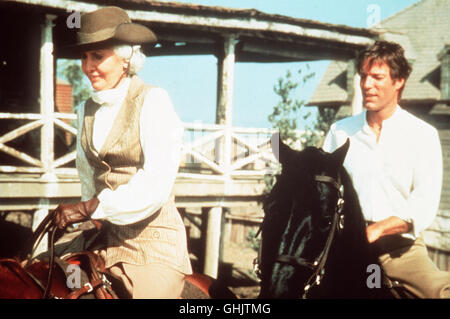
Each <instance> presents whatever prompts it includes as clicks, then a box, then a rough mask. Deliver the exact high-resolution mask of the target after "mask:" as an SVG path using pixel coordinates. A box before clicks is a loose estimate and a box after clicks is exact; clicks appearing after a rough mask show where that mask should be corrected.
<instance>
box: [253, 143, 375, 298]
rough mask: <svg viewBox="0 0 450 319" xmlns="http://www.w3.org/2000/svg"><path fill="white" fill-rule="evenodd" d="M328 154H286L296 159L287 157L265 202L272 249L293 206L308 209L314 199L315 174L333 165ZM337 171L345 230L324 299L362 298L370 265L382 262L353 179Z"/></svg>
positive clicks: (333, 257)
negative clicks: (311, 189)
mask: <svg viewBox="0 0 450 319" xmlns="http://www.w3.org/2000/svg"><path fill="white" fill-rule="evenodd" d="M325 154H326V153H325V152H323V151H322V150H320V149H317V148H306V149H305V150H303V151H301V152H296V151H293V150H290V151H289V153H287V154H286V155H285V156H289V157H292V158H290V159H288V160H286V157H285V161H284V162H283V170H282V173H281V174H280V175H277V176H276V183H275V185H274V187H273V188H272V190H271V192H270V193H269V194H267V195H266V196H265V198H264V200H263V209H264V212H265V218H264V221H263V225H262V231H263V232H262V239H263V241H264V240H265V238H270V240H269V243H266V247H267V246H271V247H272V249H273V247H275V246H276V245H277V241H279V242H281V236H282V234H283V235H286V229H285V228H286V226H287V224H288V220H289V221H290V220H291V219H292V214H293V213H294V211H295V210H294V209H293V207H295V206H296V207H302V208H303V207H308V205H309V204H310V202H311V201H312V200H313V199H311V196H309V194H310V193H308V187H311V185H313V182H312V179H313V175H314V174H317V172H319V171H320V170H323V168H324V167H327V166H329V165H332V164H333V163H328V162H327V160H328V157H327V156H326V155H325ZM341 164H342V163H341ZM285 166H287V167H286V169H285ZM337 170H338V172H339V176H340V180H341V183H342V185H343V186H344V201H345V205H344V211H343V214H344V216H345V220H344V230H343V231H342V232H341V233H340V234H338V235H336V238H335V240H334V242H333V244H332V247H331V249H330V256H329V259H328V261H327V264H328V265H327V267H326V268H327V273H328V274H327V279H328V278H332V279H331V280H329V281H328V285H322V288H324V289H322V291H326V293H324V294H323V296H330V295H331V296H336V295H337V296H339V294H341V297H344V296H347V297H350V298H355V297H356V298H361V297H364V296H361V292H363V293H367V289H366V288H367V287H366V279H367V273H366V269H367V266H368V265H369V264H376V263H378V260H377V257H376V256H375V255H374V254H372V252H371V249H370V246H369V243H368V241H367V237H366V224H365V220H364V216H363V214H362V210H361V206H360V204H359V200H358V195H357V192H356V190H355V188H354V187H353V183H352V180H351V177H350V175H349V174H348V172H347V171H346V169H345V168H344V166H342V165H341V166H340V167H339V168H337ZM335 171H336V170H335ZM306 215H308V214H305V216H299V218H303V217H304V218H306V217H307V216H306ZM296 220H297V221H298V220H299V219H298V218H297V219H296ZM289 224H290V222H289ZM286 238H289V237H286ZM263 249H264V247H263ZM270 250H271V249H270V248H269V251H270ZM271 253H272V254H273V253H274V252H273V251H272V252H271ZM263 255H264V252H263ZM346 281H358V283H352V285H354V286H355V287H353V290H352V288H350V286H351V285H349V284H348V282H346ZM336 287H338V288H336Z"/></svg>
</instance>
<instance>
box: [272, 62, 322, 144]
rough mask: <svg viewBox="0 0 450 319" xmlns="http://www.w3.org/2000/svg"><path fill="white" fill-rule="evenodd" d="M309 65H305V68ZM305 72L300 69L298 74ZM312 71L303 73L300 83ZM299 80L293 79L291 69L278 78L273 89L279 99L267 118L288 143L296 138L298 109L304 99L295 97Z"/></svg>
mask: <svg viewBox="0 0 450 319" xmlns="http://www.w3.org/2000/svg"><path fill="white" fill-rule="evenodd" d="M306 71H309V67H308V66H307V70H306ZM302 73H306V72H305V70H303V69H300V70H299V71H298V74H299V75H300V76H301V75H302ZM314 75H315V74H314V73H312V72H309V73H306V74H304V75H303V77H302V84H303V85H304V84H305V83H306V82H307V81H308V80H309V79H311V78H312V77H314ZM298 86H299V82H297V81H295V79H294V78H293V76H292V73H291V71H289V70H288V71H287V72H286V75H285V77H284V78H279V79H278V82H277V84H275V86H274V88H273V90H274V92H275V93H276V94H277V95H278V96H279V97H280V101H279V102H278V104H277V105H275V107H274V109H273V112H272V114H270V115H269V117H268V120H269V122H270V123H271V124H272V127H273V128H275V129H277V130H278V131H279V132H280V136H281V139H282V140H283V141H286V142H287V143H288V144H292V143H293V142H294V141H296V140H297V139H298V136H297V134H296V130H297V127H298V125H297V119H298V117H299V112H300V109H301V108H302V107H303V106H304V104H305V101H304V100H300V101H299V100H297V99H296V98H295V92H296V89H297V88H298Z"/></svg>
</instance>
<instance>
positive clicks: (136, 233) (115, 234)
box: [81, 76, 192, 274]
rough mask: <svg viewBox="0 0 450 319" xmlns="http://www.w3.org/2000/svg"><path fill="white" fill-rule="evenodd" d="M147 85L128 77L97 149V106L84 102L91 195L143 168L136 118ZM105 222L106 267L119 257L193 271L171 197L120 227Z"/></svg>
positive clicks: (83, 136) (84, 142) (83, 139)
mask: <svg viewBox="0 0 450 319" xmlns="http://www.w3.org/2000/svg"><path fill="white" fill-rule="evenodd" d="M150 88H151V87H150V86H148V85H146V84H145V83H144V82H142V81H141V80H140V79H139V78H138V77H136V76H135V77H133V78H132V79H131V82H130V87H129V89H128V94H127V96H126V98H125V100H124V103H123V105H122V106H121V109H120V110H119V113H118V114H117V117H116V119H115V121H114V123H113V126H112V128H111V131H110V133H109V135H108V137H107V138H106V141H105V143H104V145H103V147H102V149H101V150H100V151H99V152H97V151H96V150H95V148H94V147H93V140H92V131H93V122H94V115H95V112H96V111H97V110H98V109H99V108H100V105H99V104H97V103H95V102H94V101H93V100H92V99H89V100H87V101H86V104H85V114H84V122H83V130H82V134H81V145H82V147H83V150H84V152H85V154H86V158H87V160H88V162H89V164H90V165H91V166H92V167H93V169H94V182H95V191H96V192H95V193H96V195H98V193H99V192H100V191H101V190H103V189H105V188H110V189H112V190H115V189H116V188H117V187H118V186H119V185H122V184H126V183H128V181H129V180H130V179H131V178H132V176H133V175H134V174H136V172H137V170H138V169H139V168H142V166H143V164H144V156H143V153H142V148H141V144H140V136H139V132H140V129H139V121H140V114H141V109H142V105H143V102H144V98H145V96H146V94H147V92H148V91H149V90H150ZM161 156H165V155H164V154H161ZM104 226H105V228H104V236H105V237H104V240H105V242H106V243H107V248H106V258H105V262H106V267H111V266H113V265H114V264H116V263H118V262H125V263H130V264H134V265H146V264H149V263H162V264H166V265H168V266H170V267H173V268H175V269H176V270H179V271H180V272H182V273H185V274H190V273H192V268H191V264H190V260H189V254H188V251H187V240H186V230H185V227H184V223H183V221H182V219H181V217H180V215H179V213H178V210H177V208H176V206H175V203H174V198H173V197H171V198H170V199H169V200H168V202H167V203H166V204H164V205H163V207H162V208H161V209H160V210H159V211H157V212H156V213H154V214H152V215H151V216H150V217H149V218H147V219H145V220H142V221H140V222H137V223H135V224H131V225H125V226H119V225H115V224H112V223H109V222H105V223H104Z"/></svg>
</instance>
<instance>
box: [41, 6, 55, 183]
mask: <svg viewBox="0 0 450 319" xmlns="http://www.w3.org/2000/svg"><path fill="white" fill-rule="evenodd" d="M56 18H57V16H55V15H52V14H47V15H45V24H44V25H43V26H42V29H41V52H40V73H41V83H40V86H41V91H40V101H41V114H42V119H43V121H44V124H43V126H42V129H41V162H42V164H43V167H44V170H45V174H44V175H43V176H42V178H43V179H45V180H55V179H56V176H55V174H54V172H53V167H52V164H53V159H54V145H53V143H54V135H55V132H54V127H53V112H54V109H55V105H54V83H53V82H54V57H53V34H52V29H53V26H54V24H53V20H55V19H56Z"/></svg>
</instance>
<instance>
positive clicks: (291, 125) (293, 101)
mask: <svg viewBox="0 0 450 319" xmlns="http://www.w3.org/2000/svg"><path fill="white" fill-rule="evenodd" d="M298 75H299V76H300V80H295V79H294V78H293V75H292V73H291V71H289V70H288V71H287V72H286V75H285V77H284V78H279V79H278V82H277V83H276V84H275V85H274V88H273V90H274V92H275V93H276V94H277V95H278V96H279V97H280V101H279V102H278V103H277V105H275V107H274V109H273V112H272V114H270V115H269V117H268V120H269V122H270V123H272V127H273V128H275V129H277V130H278V131H279V132H280V137H281V139H282V140H283V142H284V143H286V144H288V145H289V146H291V147H293V148H297V149H303V148H304V147H306V146H315V147H320V146H321V145H322V143H323V139H324V138H325V134H326V133H327V132H328V130H329V128H330V125H331V124H332V122H333V121H334V118H335V115H336V110H335V109H333V108H319V109H318V111H317V112H316V114H315V116H316V118H315V119H312V124H306V125H304V131H303V132H302V133H300V132H299V131H298V129H297V128H298V119H299V118H303V120H304V121H305V123H308V121H307V120H308V119H310V118H311V116H313V113H312V112H308V113H306V115H303V116H301V110H302V109H303V108H304V107H305V101H304V100H298V99H297V98H296V97H295V93H296V89H297V88H299V85H300V83H301V87H304V86H305V84H306V82H307V81H309V80H311V79H312V78H313V77H314V76H315V73H314V72H311V71H310V68H309V65H308V64H306V66H305V67H303V68H300V69H299V70H298ZM309 122H311V121H309ZM264 182H265V183H266V193H269V192H270V191H271V189H272V187H273V185H274V183H275V176H274V175H266V176H264Z"/></svg>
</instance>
